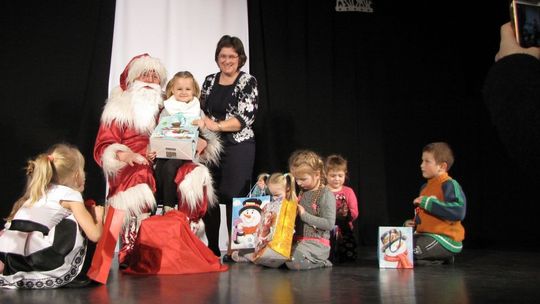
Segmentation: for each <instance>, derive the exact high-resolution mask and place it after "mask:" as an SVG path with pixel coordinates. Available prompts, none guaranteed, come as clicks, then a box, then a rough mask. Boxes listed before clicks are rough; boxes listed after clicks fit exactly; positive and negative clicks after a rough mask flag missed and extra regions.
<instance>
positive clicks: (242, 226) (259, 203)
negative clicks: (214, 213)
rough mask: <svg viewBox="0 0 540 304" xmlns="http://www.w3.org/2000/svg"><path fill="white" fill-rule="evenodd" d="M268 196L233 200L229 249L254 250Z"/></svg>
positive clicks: (268, 199)
mask: <svg viewBox="0 0 540 304" xmlns="http://www.w3.org/2000/svg"><path fill="white" fill-rule="evenodd" d="M269 201H270V196H268V195H266V196H255V197H241V198H233V206H232V223H231V225H232V227H231V230H230V231H231V249H254V248H255V245H256V244H257V228H258V227H259V223H260V221H261V212H262V208H263V207H264V206H265V205H266V204H268V202H269Z"/></svg>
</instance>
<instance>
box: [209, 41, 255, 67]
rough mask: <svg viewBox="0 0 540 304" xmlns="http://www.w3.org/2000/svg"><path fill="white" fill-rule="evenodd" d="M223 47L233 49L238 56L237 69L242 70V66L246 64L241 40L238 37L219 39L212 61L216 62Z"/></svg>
mask: <svg viewBox="0 0 540 304" xmlns="http://www.w3.org/2000/svg"><path fill="white" fill-rule="evenodd" d="M224 47H230V48H233V49H234V51H235V52H236V53H237V54H238V69H239V70H240V68H242V67H243V66H244V64H246V61H247V56H246V52H245V51H244V44H243V43H242V40H240V38H238V37H234V36H229V35H224V36H223V37H221V39H219V41H218V43H217V47H216V54H215V56H214V60H215V61H216V62H218V59H219V58H218V57H219V52H221V49H222V48H224Z"/></svg>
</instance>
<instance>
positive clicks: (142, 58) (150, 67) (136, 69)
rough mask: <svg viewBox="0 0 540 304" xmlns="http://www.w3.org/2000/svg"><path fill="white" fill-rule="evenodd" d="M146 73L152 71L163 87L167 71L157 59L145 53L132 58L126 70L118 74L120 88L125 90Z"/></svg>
mask: <svg viewBox="0 0 540 304" xmlns="http://www.w3.org/2000/svg"><path fill="white" fill-rule="evenodd" d="M147 71H154V72H156V73H157V74H158V75H159V80H160V85H161V86H162V87H163V86H164V85H165V83H166V82H167V70H166V69H165V66H164V65H163V64H162V63H161V61H160V60H159V59H158V58H155V57H152V56H150V55H148V54H147V53H144V54H141V55H138V56H135V57H133V59H131V61H130V62H129V63H128V64H127V66H126V68H125V69H124V71H123V72H122V74H120V87H121V88H122V90H124V91H125V90H127V88H128V87H129V85H130V84H131V83H132V82H133V81H135V79H137V78H138V77H139V76H141V74H143V73H144V72H147Z"/></svg>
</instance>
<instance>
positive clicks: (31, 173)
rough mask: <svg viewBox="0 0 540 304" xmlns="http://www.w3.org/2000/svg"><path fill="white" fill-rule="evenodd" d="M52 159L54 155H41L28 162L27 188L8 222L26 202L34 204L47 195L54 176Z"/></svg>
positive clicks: (15, 205)
mask: <svg viewBox="0 0 540 304" xmlns="http://www.w3.org/2000/svg"><path fill="white" fill-rule="evenodd" d="M52 157H53V156H52V155H48V154H40V155H38V156H37V157H36V158H35V159H34V160H29V161H28V163H27V165H26V188H25V191H24V194H23V196H22V197H21V198H19V199H18V200H17V201H16V202H15V204H14V205H13V208H12V209H11V212H10V214H9V216H8V217H7V218H6V221H10V220H12V219H13V217H14V216H15V213H17V211H18V210H19V209H20V208H21V207H22V206H23V205H24V204H25V203H26V202H29V203H30V204H33V203H35V202H37V201H38V200H39V199H40V198H41V197H42V196H43V195H45V192H46V191H47V186H48V185H49V184H50V183H51V180H52V178H53V176H54V165H53V162H52V160H51V158H52Z"/></svg>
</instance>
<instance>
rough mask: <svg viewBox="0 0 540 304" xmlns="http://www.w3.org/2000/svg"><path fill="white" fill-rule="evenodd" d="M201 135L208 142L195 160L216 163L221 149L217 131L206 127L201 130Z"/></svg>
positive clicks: (207, 163) (208, 163) (209, 163)
mask: <svg viewBox="0 0 540 304" xmlns="http://www.w3.org/2000/svg"><path fill="white" fill-rule="evenodd" d="M201 135H202V137H204V138H205V139H206V141H207V142H208V146H206V148H205V149H204V151H203V153H202V155H200V156H198V157H197V159H196V160H195V161H196V162H200V163H203V164H206V165H217V164H218V163H219V159H220V158H221V152H222V151H223V145H222V143H221V138H220V137H219V135H218V134H217V133H215V132H212V131H210V130H208V129H206V128H204V129H202V130H201Z"/></svg>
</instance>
